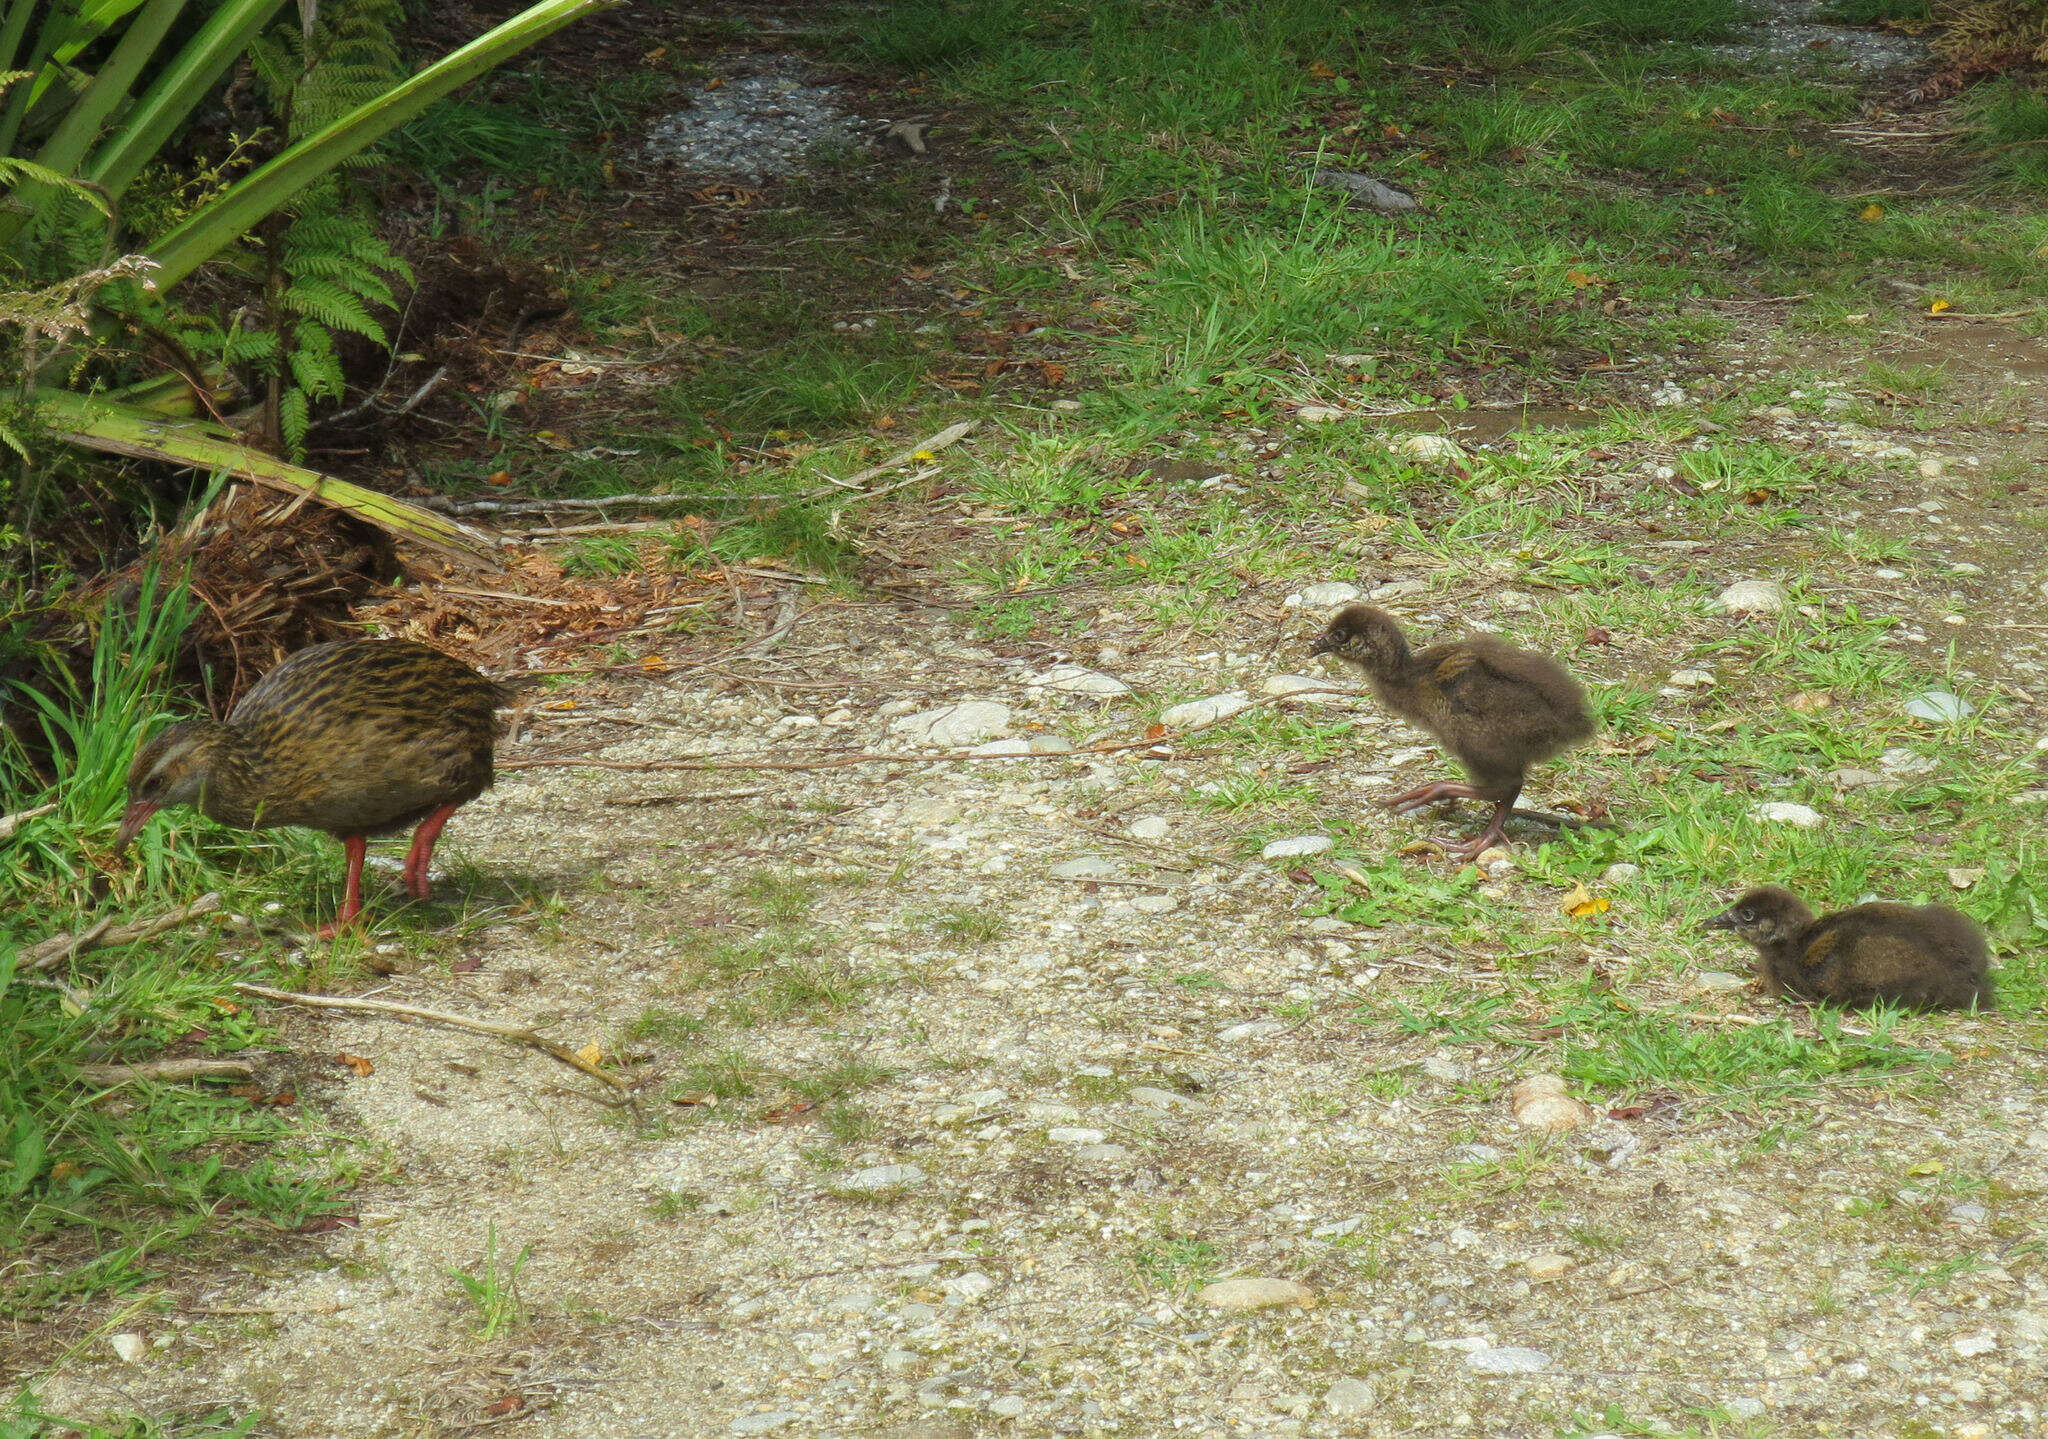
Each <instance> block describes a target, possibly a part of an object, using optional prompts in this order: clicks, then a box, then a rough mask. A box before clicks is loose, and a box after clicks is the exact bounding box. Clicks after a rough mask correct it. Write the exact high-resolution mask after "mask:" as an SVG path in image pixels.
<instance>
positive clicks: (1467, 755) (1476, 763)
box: [1314, 605, 1593, 859]
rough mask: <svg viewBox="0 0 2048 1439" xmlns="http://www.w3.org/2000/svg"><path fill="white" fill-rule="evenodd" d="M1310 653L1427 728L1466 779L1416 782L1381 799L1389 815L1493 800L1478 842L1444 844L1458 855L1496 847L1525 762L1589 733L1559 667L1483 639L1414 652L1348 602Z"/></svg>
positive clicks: (1382, 616)
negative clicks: (1341, 665)
mask: <svg viewBox="0 0 2048 1439" xmlns="http://www.w3.org/2000/svg"><path fill="white" fill-rule="evenodd" d="M1314 653H1316V654H1319V655H1335V656H1336V657H1337V658H1338V659H1340V660H1344V661H1346V662H1348V663H1350V664H1354V665H1357V666H1358V667H1359V668H1360V669H1362V670H1364V671H1365V674H1366V678H1367V679H1369V680H1370V681H1371V682H1372V688H1373V693H1374V694H1376V695H1378V696H1379V699H1380V703H1381V704H1384V705H1385V706H1386V707H1387V708H1388V709H1390V710H1392V711H1393V712H1394V713H1395V714H1397V715H1399V716H1401V718H1402V719H1404V720H1407V721H1408V722H1409V723H1410V724H1412V725H1414V726H1416V727H1417V728H1418V729H1422V730H1427V731H1428V732H1429V734H1430V735H1431V736H1433V737H1434V738H1435V740H1436V742H1437V743H1438V744H1440V745H1442V746H1443V747H1444V748H1445V749H1446V750H1448V751H1450V753H1451V754H1452V755H1453V756H1454V757H1455V758H1456V759H1457V761H1458V763H1459V764H1461V765H1463V766H1464V767H1465V772H1466V773H1467V774H1469V775H1470V776H1471V777H1472V783H1470V784H1458V783H1455V782H1453V781H1449V780H1443V781H1438V782H1437V783H1434V784H1426V785H1421V786H1419V787H1417V788H1415V789H1412V790H1410V791H1408V793H1406V794H1403V795H1396V796H1395V797H1394V798H1392V799H1390V800H1387V801H1385V804H1386V806H1387V807H1388V808H1389V809H1392V810H1395V811H1397V812H1400V813H1406V812H1408V811H1410V810H1414V809H1419V808H1421V807H1422V806H1423V805H1426V804H1432V803H1434V802H1435V801H1437V800H1442V799H1483V800H1488V801H1490V802H1491V803H1492V804H1493V816H1492V818H1491V819H1489V820H1488V821H1487V823H1486V828H1485V829H1484V830H1483V831H1481V833H1480V835H1479V837H1478V838H1477V839H1473V840H1466V841H1463V842H1461V843H1456V844H1448V845H1446V846H1445V849H1446V851H1447V852H1449V853H1451V854H1454V855H1458V856H1461V857H1463V858H1466V859H1470V858H1471V857H1472V856H1474V855H1477V854H1479V853H1480V852H1482V851H1483V850H1485V849H1487V848H1488V847H1489V846H1491V845H1494V844H1497V843H1499V842H1500V840H1501V838H1502V836H1503V833H1504V831H1505V829H1506V826H1507V822H1508V816H1509V815H1510V814H1511V813H1513V811H1514V808H1515V799H1516V797H1517V796H1518V795H1520V794H1521V792H1522V784H1523V780H1524V777H1525V776H1526V775H1527V773H1528V770H1529V766H1531V765H1533V764H1537V763H1539V762H1541V761H1543V760H1546V759H1549V758H1550V757H1551V756H1552V755H1555V754H1558V753H1561V752H1562V751H1564V750H1567V749H1569V748H1571V747H1572V746H1573V745H1575V744H1579V743H1581V742H1582V741H1584V740H1585V739H1587V738H1588V737H1590V736H1591V735H1592V733H1593V720H1592V717H1591V716H1590V715H1588V714H1587V713H1586V696H1585V693H1584V691H1582V690H1581V689H1580V688H1579V686H1578V684H1577V683H1576V682H1575V681H1574V680H1573V679H1572V677H1571V676H1570V675H1568V674H1566V673H1565V671H1564V667H1563V666H1562V665H1560V664H1558V663H1557V661H1555V660H1552V659H1547V658H1545V657H1544V656H1542V655H1535V654H1530V653H1529V652H1528V651H1526V650H1518V649H1516V648H1514V647H1513V646H1512V645H1508V644H1504V643H1502V642H1501V641H1500V640H1497V639H1494V638H1493V637H1492V636H1490V635H1480V636H1476V637H1474V638H1472V639H1468V640H1458V641H1455V642H1452V643H1450V644H1440V645H1431V646H1430V647H1429V648H1428V649H1426V650H1423V651H1421V652H1420V653H1415V652H1411V651H1410V650H1409V648H1408V637H1407V636H1406V635H1404V634H1403V633H1402V632H1401V627H1400V625H1398V624H1396V623H1395V622H1394V619H1393V617H1392V616H1391V615H1389V614H1387V613H1386V611H1384V610H1378V609H1374V608H1373V607H1372V606H1370V605H1351V606H1349V607H1348V608H1346V609H1344V610H1342V611H1340V612H1339V613H1338V615H1337V617H1336V618H1335V619H1333V620H1331V621H1330V626H1329V628H1328V629H1326V630H1324V631H1323V634H1322V637H1321V638H1320V639H1318V640H1317V641H1316V642H1315V646H1314Z"/></svg>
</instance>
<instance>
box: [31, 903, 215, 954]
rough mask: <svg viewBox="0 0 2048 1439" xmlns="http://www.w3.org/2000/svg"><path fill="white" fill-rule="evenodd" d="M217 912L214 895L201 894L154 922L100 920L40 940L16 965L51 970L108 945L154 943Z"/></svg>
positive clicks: (153, 920)
mask: <svg viewBox="0 0 2048 1439" xmlns="http://www.w3.org/2000/svg"><path fill="white" fill-rule="evenodd" d="M219 908H220V896H219V895H218V894H202V895H200V896H199V898H197V899H195V900H193V901H192V902H191V903H190V904H188V905H185V906H184V907H183V908H181V909H173V910H168V911H166V912H165V913H163V914H160V915H158V916H157V917H156V918H154V919H145V920H139V921H137V922H136V923H134V924H121V925H117V924H115V923H114V921H113V920H112V919H103V920H101V921H100V922H99V923H98V924H96V925H94V926H92V928H90V929H82V930H80V931H78V933H76V934H60V935H57V936H55V937H54V938H51V939H46V940H44V941H43V942H42V943H41V944H36V945H31V946H29V947H28V948H27V949H24V950H23V951H22V952H21V955H20V957H19V958H18V959H17V960H16V963H17V965H18V966H19V967H20V968H21V969H22V970H23V971H27V972H33V971H36V970H42V969H54V968H55V967H56V966H57V965H60V964H62V963H63V962H64V961H65V960H67V959H69V958H71V956H72V955H74V954H83V953H84V952H85V951H86V950H88V949H105V948H107V947H108V946H110V945H116V944H134V943H135V942H136V941H137V940H143V939H154V938H156V936H158V935H160V934H162V933H163V932H164V931H165V930H167V929H176V928H177V927H178V926H179V925H181V924H189V923H190V922H191V921H193V920H195V919H198V918H199V917H200V916H201V915H207V914H212V913H213V912H214V911H215V910H217V909H219Z"/></svg>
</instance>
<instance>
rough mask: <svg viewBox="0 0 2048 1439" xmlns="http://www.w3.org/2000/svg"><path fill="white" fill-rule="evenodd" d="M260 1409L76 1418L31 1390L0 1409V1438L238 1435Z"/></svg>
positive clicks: (253, 1423) (249, 1429) (255, 1422)
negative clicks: (55, 1408) (56, 1409)
mask: <svg viewBox="0 0 2048 1439" xmlns="http://www.w3.org/2000/svg"><path fill="white" fill-rule="evenodd" d="M262 1421H263V1416H262V1415H261V1414H238V1413H236V1412H235V1411H234V1410H232V1409H227V1408H217V1409H205V1410H199V1409H191V1410H171V1411H165V1412H160V1413H156V1414H149V1415H143V1414H130V1415H127V1416H125V1417H113V1418H109V1417H101V1418H97V1419H76V1418H71V1417H69V1416H66V1415H62V1414H58V1413H55V1412H53V1411H52V1410H50V1409H48V1408H46V1407H44V1405H43V1404H42V1402H41V1401H40V1400H39V1399H38V1398H37V1397H36V1395H35V1393H34V1392H33V1391H31V1390H23V1391H22V1392H21V1393H20V1394H18V1395H17V1396H16V1397H15V1399H14V1400H13V1402H12V1404H11V1405H10V1406H9V1407H7V1408H5V1409H0V1439H239V1436H242V1435H248V1434H256V1433H261V1432H262V1430H261V1429H260V1428H259V1426H260V1425H261V1424H262Z"/></svg>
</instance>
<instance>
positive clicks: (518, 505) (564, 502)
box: [421, 420, 981, 515]
mask: <svg viewBox="0 0 2048 1439" xmlns="http://www.w3.org/2000/svg"><path fill="white" fill-rule="evenodd" d="M979 423H981V422H980V421H979V420H966V421H963V422H961V423H960V424H957V425H950V426H948V427H947V428H945V429H943V430H941V431H939V432H938V433H937V434H936V435H933V436H932V437H931V438H930V439H926V440H920V441H919V442H918V443H917V444H915V445H912V446H911V447H910V448H909V449H907V450H904V451H902V452H901V453H899V454H894V455H891V456H890V457H889V458H888V459H886V460H884V461H882V463H881V464H879V465H873V466H870V467H869V468H868V469H865V470H862V471H861V472H860V473H859V474H857V475H855V476H854V477H853V478H852V479H848V480H834V481H832V483H831V484H830V485H828V486H826V487H825V488H823V489H818V490H805V491H804V492H803V493H802V494H797V495H791V496H789V497H787V498H786V499H784V500H783V501H782V503H783V504H805V503H808V502H809V501H811V500H822V499H824V498H825V497H826V496H828V495H837V496H843V497H844V498H846V499H849V500H854V499H867V498H871V497H873V496H875V495H881V494H887V493H889V490H891V489H900V488H901V486H894V485H892V486H889V487H888V488H886V489H881V490H865V489H862V488H861V487H862V486H863V485H865V484H866V483H867V482H868V481H869V480H873V479H877V478H879V477H881V476H882V475H886V474H887V473H889V471H891V470H894V469H897V468H899V467H901V466H903V465H905V464H908V463H909V462H910V461H912V460H914V459H917V458H918V457H919V456H920V455H934V454H937V453H938V452H939V451H940V450H943V449H945V448H946V447H947V446H948V445H953V444H957V443H959V441H960V440H961V439H962V438H963V437H964V436H966V435H967V434H968V433H969V432H970V431H972V430H973V429H974V427H975V426H976V425H978V424H979ZM905 483H909V481H906V482H905ZM762 498H763V497H762V496H760V495H727V494H681V495H589V496H576V497H563V498H559V499H552V500H493V499H473V500H451V499H439V498H436V499H430V500H423V501H421V504H422V505H423V506H424V507H425V508H427V509H430V510H439V511H440V512H441V513H443V514H449V515H545V514H549V513H552V512H554V511H556V510H597V511H599V512H603V511H604V510H606V509H607V508H609V507H611V506H613V505H638V506H642V507H645V508H655V507H660V506H664V505H682V506H690V505H701V504H704V503H706V502H708V501H730V500H748V499H751V500H756V501H759V500H761V499H762Z"/></svg>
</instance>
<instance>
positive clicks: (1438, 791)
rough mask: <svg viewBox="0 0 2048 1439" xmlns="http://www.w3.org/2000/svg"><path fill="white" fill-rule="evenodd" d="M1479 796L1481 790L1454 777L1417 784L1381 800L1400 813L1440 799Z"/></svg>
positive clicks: (1386, 805)
mask: <svg viewBox="0 0 2048 1439" xmlns="http://www.w3.org/2000/svg"><path fill="white" fill-rule="evenodd" d="M1478 798H1479V792H1478V791H1477V790H1475V789H1473V788H1472V786H1471V785H1469V784H1463V783H1460V782H1459V781H1457V780H1454V779H1440V780H1435V781H1432V782H1431V783H1429V784H1421V785H1417V786H1416V787H1415V788H1414V789H1411V790H1409V791H1408V792H1407V793H1406V794H1397V795H1395V796H1394V797H1393V798H1392V799H1383V800H1381V801H1380V803H1381V804H1382V805H1384V806H1385V807H1386V808H1388V809H1390V810H1393V811H1394V812H1395V813H1397V814H1400V813H1405V812H1406V811H1408V810H1411V809H1421V808H1422V807H1423V806H1424V805H1426V804H1435V803H1436V802H1437V801H1438V800H1440V799H1478Z"/></svg>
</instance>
